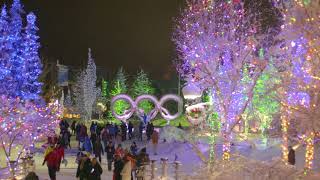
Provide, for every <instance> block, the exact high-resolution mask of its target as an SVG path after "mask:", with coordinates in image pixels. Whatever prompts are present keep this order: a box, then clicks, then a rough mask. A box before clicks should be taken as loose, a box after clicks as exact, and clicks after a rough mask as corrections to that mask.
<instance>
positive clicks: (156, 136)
mask: <svg viewBox="0 0 320 180" xmlns="http://www.w3.org/2000/svg"><path fill="white" fill-rule="evenodd" d="M151 139H152V147H153V153H154V155H157V147H158V141H159V133H158V132H157V131H155V130H154V131H153V133H152V136H151Z"/></svg>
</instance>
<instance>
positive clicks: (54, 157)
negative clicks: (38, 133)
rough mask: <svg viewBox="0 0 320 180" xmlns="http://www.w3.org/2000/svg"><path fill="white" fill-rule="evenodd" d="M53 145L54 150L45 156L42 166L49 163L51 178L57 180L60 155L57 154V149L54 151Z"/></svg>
mask: <svg viewBox="0 0 320 180" xmlns="http://www.w3.org/2000/svg"><path fill="white" fill-rule="evenodd" d="M52 146H53V145H51V147H49V148H51V149H53V150H52V151H49V153H48V154H47V155H46V156H45V158H44V160H43V163H42V165H44V164H45V163H47V167H48V172H49V177H50V179H51V180H56V173H57V170H58V166H59V165H58V163H59V159H58V158H59V154H58V152H57V150H56V149H54V147H52Z"/></svg>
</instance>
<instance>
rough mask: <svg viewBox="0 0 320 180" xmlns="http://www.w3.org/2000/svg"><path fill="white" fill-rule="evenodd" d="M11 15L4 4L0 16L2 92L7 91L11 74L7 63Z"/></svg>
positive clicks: (0, 83) (0, 85) (0, 74)
mask: <svg viewBox="0 0 320 180" xmlns="http://www.w3.org/2000/svg"><path fill="white" fill-rule="evenodd" d="M8 21H9V17H8V14H7V9H6V6H5V5H4V6H3V7H2V9H1V16H0V94H4V93H5V91H4V90H5V88H2V87H4V85H5V83H6V81H5V79H6V78H7V76H8V75H9V73H10V71H9V70H8V67H7V63H8V59H9V52H8V50H9V48H8V46H9V43H8V39H9V34H8V33H9V22H8Z"/></svg>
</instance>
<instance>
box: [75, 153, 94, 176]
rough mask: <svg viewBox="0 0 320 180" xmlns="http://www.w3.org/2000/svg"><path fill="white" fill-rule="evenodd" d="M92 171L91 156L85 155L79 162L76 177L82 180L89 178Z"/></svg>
mask: <svg viewBox="0 0 320 180" xmlns="http://www.w3.org/2000/svg"><path fill="white" fill-rule="evenodd" d="M91 171H92V165H91V161H90V158H89V157H88V156H87V155H85V156H83V157H82V158H81V160H80V163H79V164H78V168H77V174H76V177H77V178H80V180H89V176H90V174H91Z"/></svg>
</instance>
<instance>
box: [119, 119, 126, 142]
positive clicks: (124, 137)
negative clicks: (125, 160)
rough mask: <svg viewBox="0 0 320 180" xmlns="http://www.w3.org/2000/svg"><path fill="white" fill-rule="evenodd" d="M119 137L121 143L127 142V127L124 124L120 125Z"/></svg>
mask: <svg viewBox="0 0 320 180" xmlns="http://www.w3.org/2000/svg"><path fill="white" fill-rule="evenodd" d="M120 127H121V137H122V141H125V140H127V125H126V123H124V122H123V123H122V124H121V126H120Z"/></svg>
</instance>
